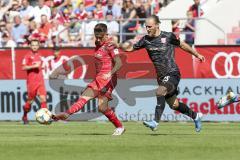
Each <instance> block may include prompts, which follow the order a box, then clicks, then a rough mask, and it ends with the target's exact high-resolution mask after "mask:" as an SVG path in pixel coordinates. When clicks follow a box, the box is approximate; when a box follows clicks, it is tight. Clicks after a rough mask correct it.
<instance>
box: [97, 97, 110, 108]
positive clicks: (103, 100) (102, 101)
mask: <svg viewBox="0 0 240 160" xmlns="http://www.w3.org/2000/svg"><path fill="white" fill-rule="evenodd" d="M108 101H109V98H108V97H106V96H101V95H99V96H98V110H99V112H105V111H106V109H107V108H108Z"/></svg>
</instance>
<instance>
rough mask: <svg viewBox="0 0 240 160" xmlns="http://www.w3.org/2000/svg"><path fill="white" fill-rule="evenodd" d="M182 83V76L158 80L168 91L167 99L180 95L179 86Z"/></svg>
mask: <svg viewBox="0 0 240 160" xmlns="http://www.w3.org/2000/svg"><path fill="white" fill-rule="evenodd" d="M179 81H180V75H171V74H169V75H167V76H165V77H164V78H162V79H158V84H159V86H164V87H165V88H166V89H167V94H166V95H165V98H166V99H167V98H170V97H172V96H174V95H178V84H179Z"/></svg>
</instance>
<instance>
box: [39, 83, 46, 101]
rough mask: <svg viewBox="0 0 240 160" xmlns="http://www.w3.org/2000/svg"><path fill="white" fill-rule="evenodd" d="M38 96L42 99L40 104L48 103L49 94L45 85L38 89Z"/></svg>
mask: <svg viewBox="0 0 240 160" xmlns="http://www.w3.org/2000/svg"><path fill="white" fill-rule="evenodd" d="M37 95H38V97H39V99H40V102H46V97H47V92H46V89H45V86H44V85H40V86H39V87H38V90H37Z"/></svg>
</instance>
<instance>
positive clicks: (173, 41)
mask: <svg viewBox="0 0 240 160" xmlns="http://www.w3.org/2000/svg"><path fill="white" fill-rule="evenodd" d="M170 43H171V44H172V45H175V46H179V45H180V40H179V39H178V38H177V37H176V35H175V34H173V33H171V34H170Z"/></svg>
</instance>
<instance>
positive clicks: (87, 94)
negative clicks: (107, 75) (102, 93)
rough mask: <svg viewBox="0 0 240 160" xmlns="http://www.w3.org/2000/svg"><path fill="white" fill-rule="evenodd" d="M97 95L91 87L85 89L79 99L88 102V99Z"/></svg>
mask: <svg viewBox="0 0 240 160" xmlns="http://www.w3.org/2000/svg"><path fill="white" fill-rule="evenodd" d="M97 95H98V92H97V91H95V90H94V89H92V88H91V87H87V88H86V89H85V90H84V91H83V93H82V95H81V97H82V98H84V99H86V100H90V99H93V98H95V97H96V96H97Z"/></svg>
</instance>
